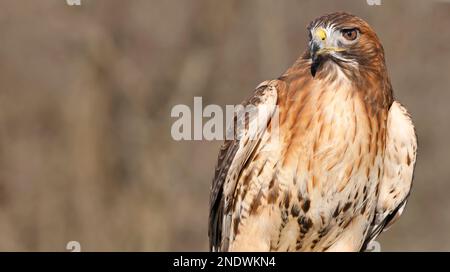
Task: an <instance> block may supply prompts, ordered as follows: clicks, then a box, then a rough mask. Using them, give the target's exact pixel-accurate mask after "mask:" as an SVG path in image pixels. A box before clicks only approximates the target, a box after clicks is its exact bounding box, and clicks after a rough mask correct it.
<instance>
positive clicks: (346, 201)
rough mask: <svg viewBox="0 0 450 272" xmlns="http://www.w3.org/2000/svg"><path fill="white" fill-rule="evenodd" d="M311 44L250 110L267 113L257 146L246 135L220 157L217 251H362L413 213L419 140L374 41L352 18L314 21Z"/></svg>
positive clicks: (214, 214) (213, 237)
mask: <svg viewBox="0 0 450 272" xmlns="http://www.w3.org/2000/svg"><path fill="white" fill-rule="evenodd" d="M308 33H309V34H310V35H309V44H308V45H309V46H308V49H307V50H306V51H305V53H304V54H303V55H302V56H301V57H300V58H299V59H298V60H297V61H296V62H295V64H294V65H293V66H292V67H291V68H289V69H288V70H287V71H286V73H285V74H283V75H282V76H281V77H279V78H278V79H275V80H270V81H266V82H264V83H262V84H261V85H260V86H258V87H257V89H256V91H255V93H254V95H253V96H252V97H251V98H250V99H248V100H247V101H246V102H245V103H244V105H253V106H254V107H255V108H256V109H257V110H258V109H261V108H262V107H264V108H265V109H266V110H265V111H262V112H263V113H262V115H264V114H265V115H266V116H264V117H267V120H268V121H267V125H266V126H265V128H264V129H262V130H260V131H257V133H256V137H253V138H251V137H249V135H247V134H248V133H249V132H248V126H246V127H245V129H244V130H243V131H242V132H241V134H242V135H241V136H242V137H239V138H238V139H234V140H227V141H225V143H224V145H223V146H222V148H221V150H220V153H219V159H218V164H217V167H216V171H215V176H214V180H213V183H212V187H211V198H210V219H209V237H210V249H211V250H213V251H360V250H364V248H365V247H366V245H367V243H368V242H370V241H371V240H373V239H374V238H375V237H377V236H378V235H379V234H380V232H382V231H383V230H385V229H386V228H387V227H388V226H389V225H390V224H392V223H393V222H394V220H396V219H397V218H398V217H399V216H400V215H401V213H402V211H403V209H404V207H405V205H406V201H407V198H408V195H409V191H410V188H411V183H412V178H413V171H414V164H415V162H416V149H417V141H416V135H415V130H414V126H413V124H412V121H411V118H410V116H409V114H408V112H407V111H406V109H405V108H404V107H403V106H402V105H401V104H400V103H399V102H397V101H395V100H394V98H393V93H392V86H391V83H390V80H389V76H388V73H387V69H386V64H385V59H384V51H383V47H382V45H381V43H380V41H379V40H378V37H377V35H376V34H375V32H374V31H373V30H372V28H371V27H370V26H369V25H368V24H367V23H366V22H365V21H363V20H362V19H360V18H358V17H356V16H353V15H350V14H347V13H332V14H328V15H325V16H322V17H320V18H318V19H316V20H314V21H313V22H312V23H311V24H310V25H309V26H308ZM267 109H269V110H267ZM275 112H277V118H276V120H275V118H273V116H274V113H275ZM248 119H249V120H247V121H248V122H250V123H251V122H253V121H254V120H252V118H251V117H250V118H248ZM274 122H277V124H275V123H274ZM275 125H276V126H277V127H278V130H277V132H276V133H278V134H279V135H278V136H277V138H278V140H276V141H271V140H270V139H271V136H273V135H272V134H274V133H275V132H274V131H275V130H273V129H272V128H274V127H275Z"/></svg>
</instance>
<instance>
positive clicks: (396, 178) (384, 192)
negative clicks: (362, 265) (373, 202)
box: [363, 101, 417, 249]
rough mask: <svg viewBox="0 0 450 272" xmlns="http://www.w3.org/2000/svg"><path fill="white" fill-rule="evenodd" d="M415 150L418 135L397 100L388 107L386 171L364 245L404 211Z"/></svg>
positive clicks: (411, 178)
mask: <svg viewBox="0 0 450 272" xmlns="http://www.w3.org/2000/svg"><path fill="white" fill-rule="evenodd" d="M416 154H417V137H416V133H415V130H414V125H413V123H412V121H411V117H410V115H409V114H408V112H407V110H406V109H405V108H404V107H403V106H402V105H401V104H400V103H399V102H397V101H395V102H394V103H393V104H392V106H391V108H390V110H389V117H388V129H387V138H386V153H385V159H384V175H383V178H382V179H381V180H380V184H379V197H378V203H377V207H376V210H375V217H374V221H373V223H372V226H371V228H370V230H369V232H368V235H367V238H366V241H365V246H367V244H368V243H369V242H370V241H372V240H373V239H375V238H376V237H377V236H378V235H379V234H380V233H381V232H382V231H384V230H387V229H388V228H389V227H390V226H391V225H392V224H393V223H394V222H395V221H396V220H397V219H398V218H399V217H400V215H401V214H402V212H403V210H404V208H405V206H406V202H407V200H408V196H409V193H410V190H411V185H412V180H413V173H414V166H415V163H416ZM365 246H364V247H363V249H364V248H365Z"/></svg>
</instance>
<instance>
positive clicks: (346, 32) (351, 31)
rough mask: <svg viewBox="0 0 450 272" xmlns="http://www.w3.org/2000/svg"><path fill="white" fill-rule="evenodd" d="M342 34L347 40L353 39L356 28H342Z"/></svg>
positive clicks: (356, 31)
mask: <svg viewBox="0 0 450 272" xmlns="http://www.w3.org/2000/svg"><path fill="white" fill-rule="evenodd" d="M342 36H344V38H345V39H347V40H349V41H354V40H355V39H356V37H358V30H356V28H352V29H343V30H342Z"/></svg>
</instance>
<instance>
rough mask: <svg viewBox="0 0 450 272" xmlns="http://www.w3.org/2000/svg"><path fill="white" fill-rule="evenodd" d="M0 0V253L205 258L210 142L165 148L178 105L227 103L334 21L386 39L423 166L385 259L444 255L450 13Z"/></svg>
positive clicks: (389, 6) (417, 4)
mask: <svg viewBox="0 0 450 272" xmlns="http://www.w3.org/2000/svg"><path fill="white" fill-rule="evenodd" d="M444 2H445V1H442V2H440V3H438V2H437V1H419V0H418V1H411V0H404V1H400V0H397V1H387V0H382V5H381V6H369V5H368V4H367V3H366V1H365V0H354V1H350V0H348V1H342V0H339V1H337V0H336V1H317V0H315V1H312V0H311V1H294V0H284V1H276V0H246V1H238V0H227V1H218V0H217V1H210V0H197V1H181V0H165V1H162V0H161V1H147V0H131V1H120V0H115V1H112V0H108V1H106V0H81V3H82V5H81V6H79V7H76V6H68V5H67V4H66V3H65V0H40V1H32V0H28V1H26V0H21V1H13V0H0V4H1V8H0V86H1V87H0V88H1V89H0V250H9V251H16V250H27V251H48V250H50V251H64V250H65V246H66V243H67V242H68V241H70V240H76V241H79V242H80V243H81V246H82V250H83V251H97V250H106V251H119V250H125V251H129V250H137V251H155V250H157V251H159V250H163V251H170V250H182V251H185V250H195V251H204V250H207V216H208V198H209V186H210V180H211V178H212V175H213V167H214V164H215V160H216V155H217V151H218V147H219V145H220V142H217V141H216V142H207V141H182V142H176V141H174V140H172V138H171V135H170V129H171V125H172V123H173V122H174V121H175V119H174V118H171V117H170V111H171V108H172V107H173V106H174V105H176V104H187V105H192V104H193V97H194V96H202V97H203V104H204V105H206V104H218V105H222V106H224V105H225V104H237V103H240V102H241V101H242V100H243V99H244V98H246V97H248V95H250V94H251V92H252V90H253V88H254V87H255V86H256V85H258V84H259V83H260V82H261V81H263V80H266V79H272V78H276V77H278V76H279V75H280V74H281V73H282V72H284V71H285V69H286V68H287V67H288V66H289V65H290V64H291V63H293V62H294V60H295V59H296V58H297V57H298V56H299V55H300V53H301V52H302V51H303V50H304V49H305V46H306V31H305V26H306V25H307V23H308V22H309V21H310V20H312V19H313V18H315V17H317V16H319V15H323V14H324V13H327V12H332V11H339V10H341V11H348V12H351V13H354V14H356V15H359V16H361V17H362V18H364V19H366V20H367V21H368V22H369V23H370V24H371V25H372V26H373V27H374V28H375V30H376V31H377V33H378V35H379V37H380V38H381V40H382V42H383V44H384V47H385V51H386V56H387V61H388V67H389V70H390V74H391V79H392V83H393V86H394V88H395V91H396V96H397V98H398V99H399V100H400V101H401V102H402V103H404V104H405V105H406V106H407V107H408V109H409V111H410V112H411V113H412V115H413V117H414V120H415V124H416V127H417V133H418V135H419V144H420V148H419V158H418V163H417V168H416V174H415V183H414V188H413V192H412V196H411V198H410V201H409V205H408V207H407V209H406V211H405V213H404V216H403V217H402V218H401V220H400V221H399V222H398V223H397V224H395V225H394V227H393V228H392V229H391V230H390V231H388V232H387V233H385V234H384V235H382V238H381V239H380V241H381V245H382V250H386V251H387V250H413V251H418V250H450V233H449V231H450V211H449V207H450V183H449V181H450V180H449V179H450V144H449V134H450V107H449V104H450V103H449V102H450V101H449V100H450V89H449V88H450V74H449V73H450V29H449V26H450V4H449V3H444Z"/></svg>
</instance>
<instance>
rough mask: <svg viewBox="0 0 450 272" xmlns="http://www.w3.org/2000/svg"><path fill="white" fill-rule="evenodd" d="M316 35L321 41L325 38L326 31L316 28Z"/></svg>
mask: <svg viewBox="0 0 450 272" xmlns="http://www.w3.org/2000/svg"><path fill="white" fill-rule="evenodd" d="M316 36H317V37H318V38H319V39H321V40H322V41H324V40H325V39H326V38H327V32H325V30H324V29H323V28H318V29H317V30H316Z"/></svg>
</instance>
